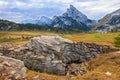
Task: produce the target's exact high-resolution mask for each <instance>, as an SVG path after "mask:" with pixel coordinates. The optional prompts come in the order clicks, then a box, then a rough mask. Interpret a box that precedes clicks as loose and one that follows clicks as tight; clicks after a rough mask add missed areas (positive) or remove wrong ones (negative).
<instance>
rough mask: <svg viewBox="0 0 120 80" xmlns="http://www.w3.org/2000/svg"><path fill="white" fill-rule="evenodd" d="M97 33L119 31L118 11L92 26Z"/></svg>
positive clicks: (119, 12)
mask: <svg viewBox="0 0 120 80" xmlns="http://www.w3.org/2000/svg"><path fill="white" fill-rule="evenodd" d="M94 28H95V29H96V30H97V31H113V32H117V31H120V9H118V10H116V11H114V12H112V13H110V14H107V15H106V16H105V17H103V18H102V19H100V20H99V21H98V23H96V24H95V25H94Z"/></svg>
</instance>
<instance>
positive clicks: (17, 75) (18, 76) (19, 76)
mask: <svg viewBox="0 0 120 80" xmlns="http://www.w3.org/2000/svg"><path fill="white" fill-rule="evenodd" d="M13 78H14V79H19V78H21V75H20V74H18V73H16V74H15V75H14V77H13Z"/></svg>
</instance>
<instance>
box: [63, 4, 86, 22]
mask: <svg viewBox="0 0 120 80" xmlns="http://www.w3.org/2000/svg"><path fill="white" fill-rule="evenodd" d="M63 16H68V17H72V18H73V19H75V20H77V22H78V23H80V22H83V23H84V24H86V23H87V20H88V18H87V16H86V15H84V14H83V13H81V12H80V11H79V10H77V9H76V8H75V7H74V6H73V5H70V7H69V8H68V9H67V11H66V12H65V13H64V14H63Z"/></svg>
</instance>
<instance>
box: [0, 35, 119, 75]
mask: <svg viewBox="0 0 120 80" xmlns="http://www.w3.org/2000/svg"><path fill="white" fill-rule="evenodd" d="M116 50H118V49H116V48H113V47H110V46H103V45H97V44H94V43H83V42H77V43H75V42H72V41H70V40H68V39H64V38H62V37H60V36H40V37H34V38H32V39H31V40H30V41H29V42H28V43H27V44H25V45H22V46H16V45H12V44H6V45H1V46H0V52H1V53H2V54H3V55H4V56H7V57H12V58H15V59H19V60H22V61H23V62H24V65H25V66H26V67H27V68H28V69H32V70H36V71H40V72H46V73H49V74H57V75H68V74H70V75H71V74H72V75H83V74H85V73H86V70H85V69H84V66H87V67H89V65H88V64H87V61H89V60H91V59H92V58H95V57H96V56H97V55H99V54H106V53H108V52H111V51H116Z"/></svg>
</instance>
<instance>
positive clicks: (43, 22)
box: [37, 16, 52, 26]
mask: <svg viewBox="0 0 120 80" xmlns="http://www.w3.org/2000/svg"><path fill="white" fill-rule="evenodd" d="M37 24H39V25H42V26H51V24H52V20H51V19H50V18H48V17H46V16H42V17H41V18H40V19H39V20H37Z"/></svg>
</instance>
